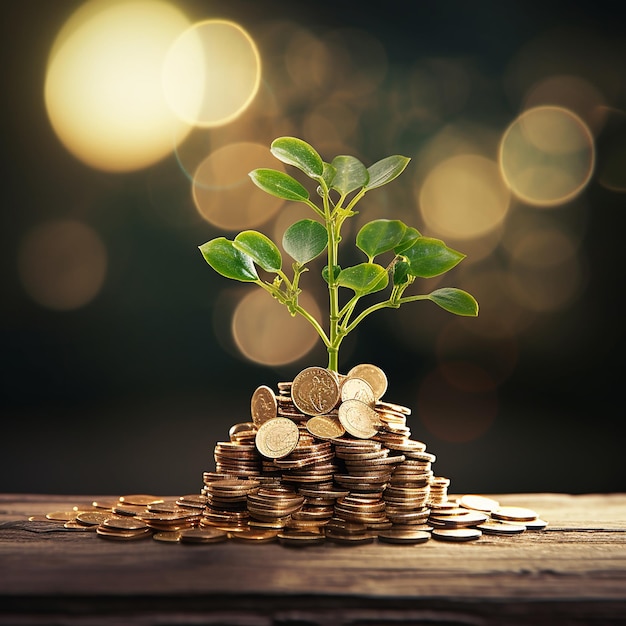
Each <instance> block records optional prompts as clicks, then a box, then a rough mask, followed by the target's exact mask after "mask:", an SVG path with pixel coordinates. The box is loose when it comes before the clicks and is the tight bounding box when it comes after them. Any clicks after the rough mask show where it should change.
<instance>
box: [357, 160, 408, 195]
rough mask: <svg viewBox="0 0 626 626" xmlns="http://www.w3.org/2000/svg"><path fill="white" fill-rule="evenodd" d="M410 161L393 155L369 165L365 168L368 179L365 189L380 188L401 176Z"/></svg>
mask: <svg viewBox="0 0 626 626" xmlns="http://www.w3.org/2000/svg"><path fill="white" fill-rule="evenodd" d="M410 160H411V159H409V157H405V156H401V155H399V154H395V155H393V156H389V157H386V158H384V159H382V160H380V161H378V162H377V163H374V164H373V165H370V166H369V167H368V168H367V171H368V173H369V177H370V178H369V182H368V183H367V185H365V189H367V190H370V189H376V187H382V186H383V185H386V184H387V183H389V182H391V181H392V180H393V179H394V178H397V177H398V176H400V174H402V172H403V171H404V168H405V167H406V166H407V165H408V164H409V161H410Z"/></svg>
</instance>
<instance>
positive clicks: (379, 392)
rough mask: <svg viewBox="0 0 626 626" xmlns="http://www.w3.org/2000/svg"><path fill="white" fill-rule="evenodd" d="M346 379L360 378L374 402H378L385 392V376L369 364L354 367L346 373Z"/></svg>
mask: <svg viewBox="0 0 626 626" xmlns="http://www.w3.org/2000/svg"><path fill="white" fill-rule="evenodd" d="M348 378H361V379H362V380H364V381H365V382H366V383H368V384H369V386H370V387H371V388H372V391H373V392H374V397H375V398H376V400H380V399H381V398H382V397H383V395H384V394H385V391H387V384H388V383H387V375H386V374H385V372H383V370H381V369H380V367H377V366H376V365H371V364H370V363H361V364H360V365H355V366H354V367H353V368H352V369H351V370H350V371H349V372H348Z"/></svg>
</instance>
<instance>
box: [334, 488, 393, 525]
mask: <svg viewBox="0 0 626 626" xmlns="http://www.w3.org/2000/svg"><path fill="white" fill-rule="evenodd" d="M334 517H335V518H337V519H340V520H342V521H344V522H351V523H356V524H363V525H364V526H365V528H366V529H367V530H378V529H387V528H391V522H390V521H389V518H388V517H387V512H386V510H385V501H384V500H383V498H382V493H374V494H360V495H357V494H350V495H348V496H346V497H345V498H341V499H340V500H338V501H337V502H336V504H335V514H334Z"/></svg>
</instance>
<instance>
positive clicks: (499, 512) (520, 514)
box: [491, 506, 539, 522]
mask: <svg viewBox="0 0 626 626" xmlns="http://www.w3.org/2000/svg"><path fill="white" fill-rule="evenodd" d="M491 516H492V517H494V518H495V519H502V520H507V521H510V522H532V521H533V520H534V519H537V518H538V517H539V516H538V515H537V513H535V511H533V510H532V509H527V508H525V507H521V506H501V507H499V508H497V509H496V510H495V511H492V512H491Z"/></svg>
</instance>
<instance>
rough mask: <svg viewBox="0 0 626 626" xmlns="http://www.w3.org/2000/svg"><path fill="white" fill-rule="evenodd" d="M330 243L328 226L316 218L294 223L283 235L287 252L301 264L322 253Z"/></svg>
mask: <svg viewBox="0 0 626 626" xmlns="http://www.w3.org/2000/svg"><path fill="white" fill-rule="evenodd" d="M327 245H328V233H327V232H326V228H324V226H323V225H322V224H320V223H319V222H316V221H315V220H309V219H304V220H300V221H299V222H296V223H295V224H292V225H291V226H290V227H289V228H288V229H287V230H286V231H285V234H284V235H283V248H284V249H285V252H286V253H287V254H288V255H289V256H290V257H292V258H293V259H295V260H296V261H297V262H298V263H300V264H301V265H304V264H305V263H308V262H309V261H310V260H312V259H314V258H315V257H316V256H318V255H319V254H321V253H322V252H323V251H324V250H325V248H326V246H327Z"/></svg>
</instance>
